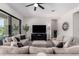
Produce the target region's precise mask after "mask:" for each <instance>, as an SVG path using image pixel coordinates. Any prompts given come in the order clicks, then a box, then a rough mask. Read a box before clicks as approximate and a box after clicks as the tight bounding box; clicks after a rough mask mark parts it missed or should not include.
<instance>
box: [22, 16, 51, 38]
mask: <svg viewBox="0 0 79 59" xmlns="http://www.w3.org/2000/svg"><path fill="white" fill-rule="evenodd" d="M51 20H52V17H50V18H47V17H28V18H26V19H25V20H23V25H25V24H28V25H29V27H30V29H29V31H28V33H27V34H28V37H30V38H31V33H32V25H47V38H48V39H50V27H51ZM22 33H24V31H22Z"/></svg>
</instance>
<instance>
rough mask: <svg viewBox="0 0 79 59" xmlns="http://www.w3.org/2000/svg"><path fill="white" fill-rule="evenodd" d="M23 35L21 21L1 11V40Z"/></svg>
mask: <svg viewBox="0 0 79 59" xmlns="http://www.w3.org/2000/svg"><path fill="white" fill-rule="evenodd" d="M17 34H21V20H20V19H18V18H17V17H15V16H13V15H11V14H9V13H7V12H5V11H3V10H1V9H0V40H1V39H3V38H4V37H6V36H13V35H17Z"/></svg>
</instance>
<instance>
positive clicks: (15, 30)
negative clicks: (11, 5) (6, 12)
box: [12, 17, 20, 35]
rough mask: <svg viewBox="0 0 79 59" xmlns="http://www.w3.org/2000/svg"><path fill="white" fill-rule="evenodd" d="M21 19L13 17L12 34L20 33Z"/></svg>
mask: <svg viewBox="0 0 79 59" xmlns="http://www.w3.org/2000/svg"><path fill="white" fill-rule="evenodd" d="M19 27H20V26H19V20H17V19H15V18H13V17H12V35H17V34H19Z"/></svg>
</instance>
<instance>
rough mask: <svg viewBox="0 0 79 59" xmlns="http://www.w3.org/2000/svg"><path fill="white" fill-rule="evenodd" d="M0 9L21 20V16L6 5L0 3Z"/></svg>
mask: <svg viewBox="0 0 79 59" xmlns="http://www.w3.org/2000/svg"><path fill="white" fill-rule="evenodd" d="M0 9H2V10H4V11H6V12H8V13H10V14H12V15H14V16H16V17H18V18H20V19H23V17H22V15H20V14H19V13H17V12H16V11H15V10H13V9H12V8H11V7H10V6H9V5H8V4H6V3H0Z"/></svg>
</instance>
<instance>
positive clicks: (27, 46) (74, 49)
mask: <svg viewBox="0 0 79 59" xmlns="http://www.w3.org/2000/svg"><path fill="white" fill-rule="evenodd" d="M18 37H19V36H18ZM77 40H78V39H77ZM12 41H13V40H12ZM3 42H4V44H3V45H2V46H0V54H38V53H41V52H42V53H45V54H52V55H54V54H79V44H78V43H77V42H78V41H77V42H76V40H75V39H73V38H72V37H63V36H61V37H57V38H55V39H52V40H50V41H42V40H41V41H30V40H29V39H23V40H20V42H21V43H22V44H23V45H24V46H23V47H17V46H11V40H10V39H9V40H8V42H7V41H3ZM14 42H16V40H14ZM60 42H64V43H63V44H64V46H63V48H58V47H56V45H58V44H59V43H60ZM75 42H76V43H75ZM72 43H73V44H72Z"/></svg>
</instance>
